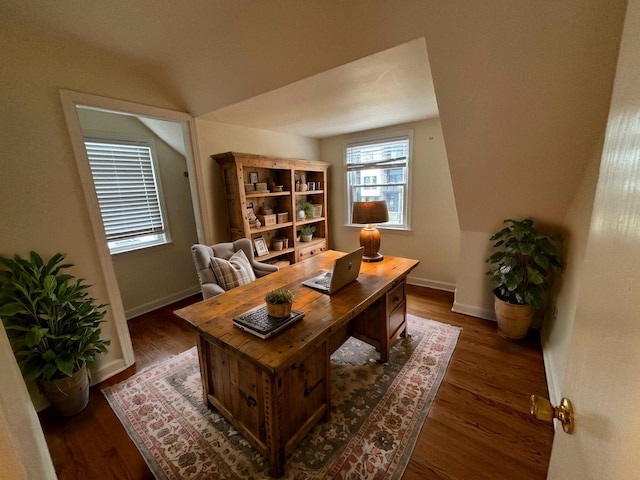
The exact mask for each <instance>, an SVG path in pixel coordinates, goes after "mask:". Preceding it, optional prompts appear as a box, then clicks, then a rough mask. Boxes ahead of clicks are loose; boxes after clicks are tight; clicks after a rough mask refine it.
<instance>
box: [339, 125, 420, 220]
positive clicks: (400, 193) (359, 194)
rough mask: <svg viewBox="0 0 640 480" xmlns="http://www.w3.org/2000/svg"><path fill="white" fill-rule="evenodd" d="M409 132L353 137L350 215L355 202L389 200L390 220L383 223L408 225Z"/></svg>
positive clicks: (349, 167)
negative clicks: (388, 135) (394, 134)
mask: <svg viewBox="0 0 640 480" xmlns="http://www.w3.org/2000/svg"><path fill="white" fill-rule="evenodd" d="M409 142H410V138H409V135H402V136H394V137H392V138H388V137H387V138H380V139H375V140H371V139H369V140H367V141H358V140H355V141H352V142H350V143H349V144H347V147H346V152H345V158H346V169H347V219H348V222H347V223H348V224H350V225H351V224H352V221H351V213H352V210H353V202H364V201H374V200H386V201H387V208H388V210H389V221H388V222H386V223H383V224H381V226H384V227H392V228H409V218H408V215H409V214H408V210H409V209H408V199H409V193H408V187H409V161H410V143H409Z"/></svg>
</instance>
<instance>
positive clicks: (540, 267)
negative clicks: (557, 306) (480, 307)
mask: <svg viewBox="0 0 640 480" xmlns="http://www.w3.org/2000/svg"><path fill="white" fill-rule="evenodd" d="M505 223H506V224H507V226H506V227H505V228H503V229H502V230H500V231H499V232H498V233H496V234H495V235H493V236H492V237H491V241H495V243H494V244H493V247H494V248H496V249H498V250H497V251H496V252H495V253H493V254H492V255H491V256H490V257H489V258H487V259H486V261H487V263H489V264H491V265H492V267H491V270H489V271H488V272H487V275H490V276H491V278H492V279H493V281H494V282H495V283H496V284H497V287H496V288H495V290H494V291H493V292H494V298H495V301H494V307H495V311H496V317H497V320H498V331H499V332H500V334H501V335H502V336H504V337H506V338H510V339H514V340H516V339H519V338H523V337H525V336H526V335H527V332H528V331H529V327H530V325H531V319H532V318H533V314H534V312H535V310H536V309H538V308H540V307H541V306H542V304H543V294H544V293H545V292H546V291H547V290H548V289H549V286H550V283H549V280H550V277H551V275H552V272H554V273H559V272H561V271H562V261H561V259H560V254H559V252H558V248H557V246H556V243H557V241H558V238H556V237H549V236H547V235H543V234H541V233H539V232H538V231H537V230H536V229H535V228H534V226H533V220H531V219H526V220H521V221H518V220H505Z"/></svg>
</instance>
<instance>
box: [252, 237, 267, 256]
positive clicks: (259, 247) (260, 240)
mask: <svg viewBox="0 0 640 480" xmlns="http://www.w3.org/2000/svg"><path fill="white" fill-rule="evenodd" d="M253 245H254V246H255V249H256V255H257V256H258V257H263V256H265V255H269V249H268V248H267V243H266V242H265V241H264V237H256V238H254V239H253Z"/></svg>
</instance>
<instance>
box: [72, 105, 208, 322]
mask: <svg viewBox="0 0 640 480" xmlns="http://www.w3.org/2000/svg"><path fill="white" fill-rule="evenodd" d="M78 114H79V117H80V123H81V124H82V128H83V131H84V132H85V134H89V135H91V134H94V133H95V134H106V135H115V136H116V137H115V138H142V139H145V138H150V139H152V140H153V142H154V147H155V152H154V153H155V155H156V157H157V158H156V161H157V165H158V178H159V180H160V188H161V192H162V196H163V198H164V204H165V209H166V215H167V218H166V220H167V225H168V227H169V231H170V233H171V243H169V244H167V245H162V246H158V247H152V248H145V249H142V250H134V251H132V252H124V253H119V254H116V255H112V256H111V259H112V261H113V268H114V270H115V273H116V277H117V279H118V286H119V287H120V294H121V296H122V303H123V305H124V309H125V313H126V317H127V318H131V317H134V316H136V315H140V314H142V313H145V312H148V311H150V310H153V309H155V308H159V307H161V306H164V305H167V304H169V303H171V302H174V301H176V300H180V299H182V298H185V297H187V296H189V295H192V294H194V293H197V292H199V291H200V286H199V284H198V278H197V275H196V272H195V269H194V268H193V261H192V258H191V245H193V244H194V243H197V242H198V236H197V234H196V225H195V219H194V214H193V206H192V204H191V191H190V188H189V179H188V178H187V177H185V176H184V173H185V172H186V171H187V165H186V159H185V157H184V156H183V155H181V154H180V153H178V152H177V151H176V150H174V149H173V148H172V147H170V146H169V145H167V144H166V143H165V142H164V141H163V140H162V139H161V138H160V137H158V136H157V135H155V134H154V133H153V132H152V131H151V130H149V129H148V128H147V127H145V126H144V125H143V124H142V123H141V122H140V121H139V120H138V119H137V118H136V117H133V116H129V115H119V114H115V113H109V112H104V111H99V110H92V109H84V108H82V109H79V110H78ZM156 123H157V122H156ZM165 123H167V122H165ZM175 129H177V131H178V133H179V134H181V133H182V129H181V126H180V125H178V124H176V125H175Z"/></svg>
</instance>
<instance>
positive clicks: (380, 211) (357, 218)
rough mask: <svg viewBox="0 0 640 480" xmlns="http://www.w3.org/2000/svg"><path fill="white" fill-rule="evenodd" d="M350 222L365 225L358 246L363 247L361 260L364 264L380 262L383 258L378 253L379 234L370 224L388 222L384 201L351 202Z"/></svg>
mask: <svg viewBox="0 0 640 480" xmlns="http://www.w3.org/2000/svg"><path fill="white" fill-rule="evenodd" d="M351 221H352V222H353V223H361V224H366V225H367V226H366V227H364V228H363V229H362V230H361V231H360V246H361V247H364V255H363V256H362V260H363V261H364V262H379V261H381V260H382V259H383V258H384V256H383V255H381V254H380V253H378V250H379V249H380V232H379V231H378V229H377V228H376V227H374V226H373V225H372V224H373V223H382V222H388V221H389V212H388V210H387V202H386V201H385V200H379V201H374V202H353V213H352V215H351Z"/></svg>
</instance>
